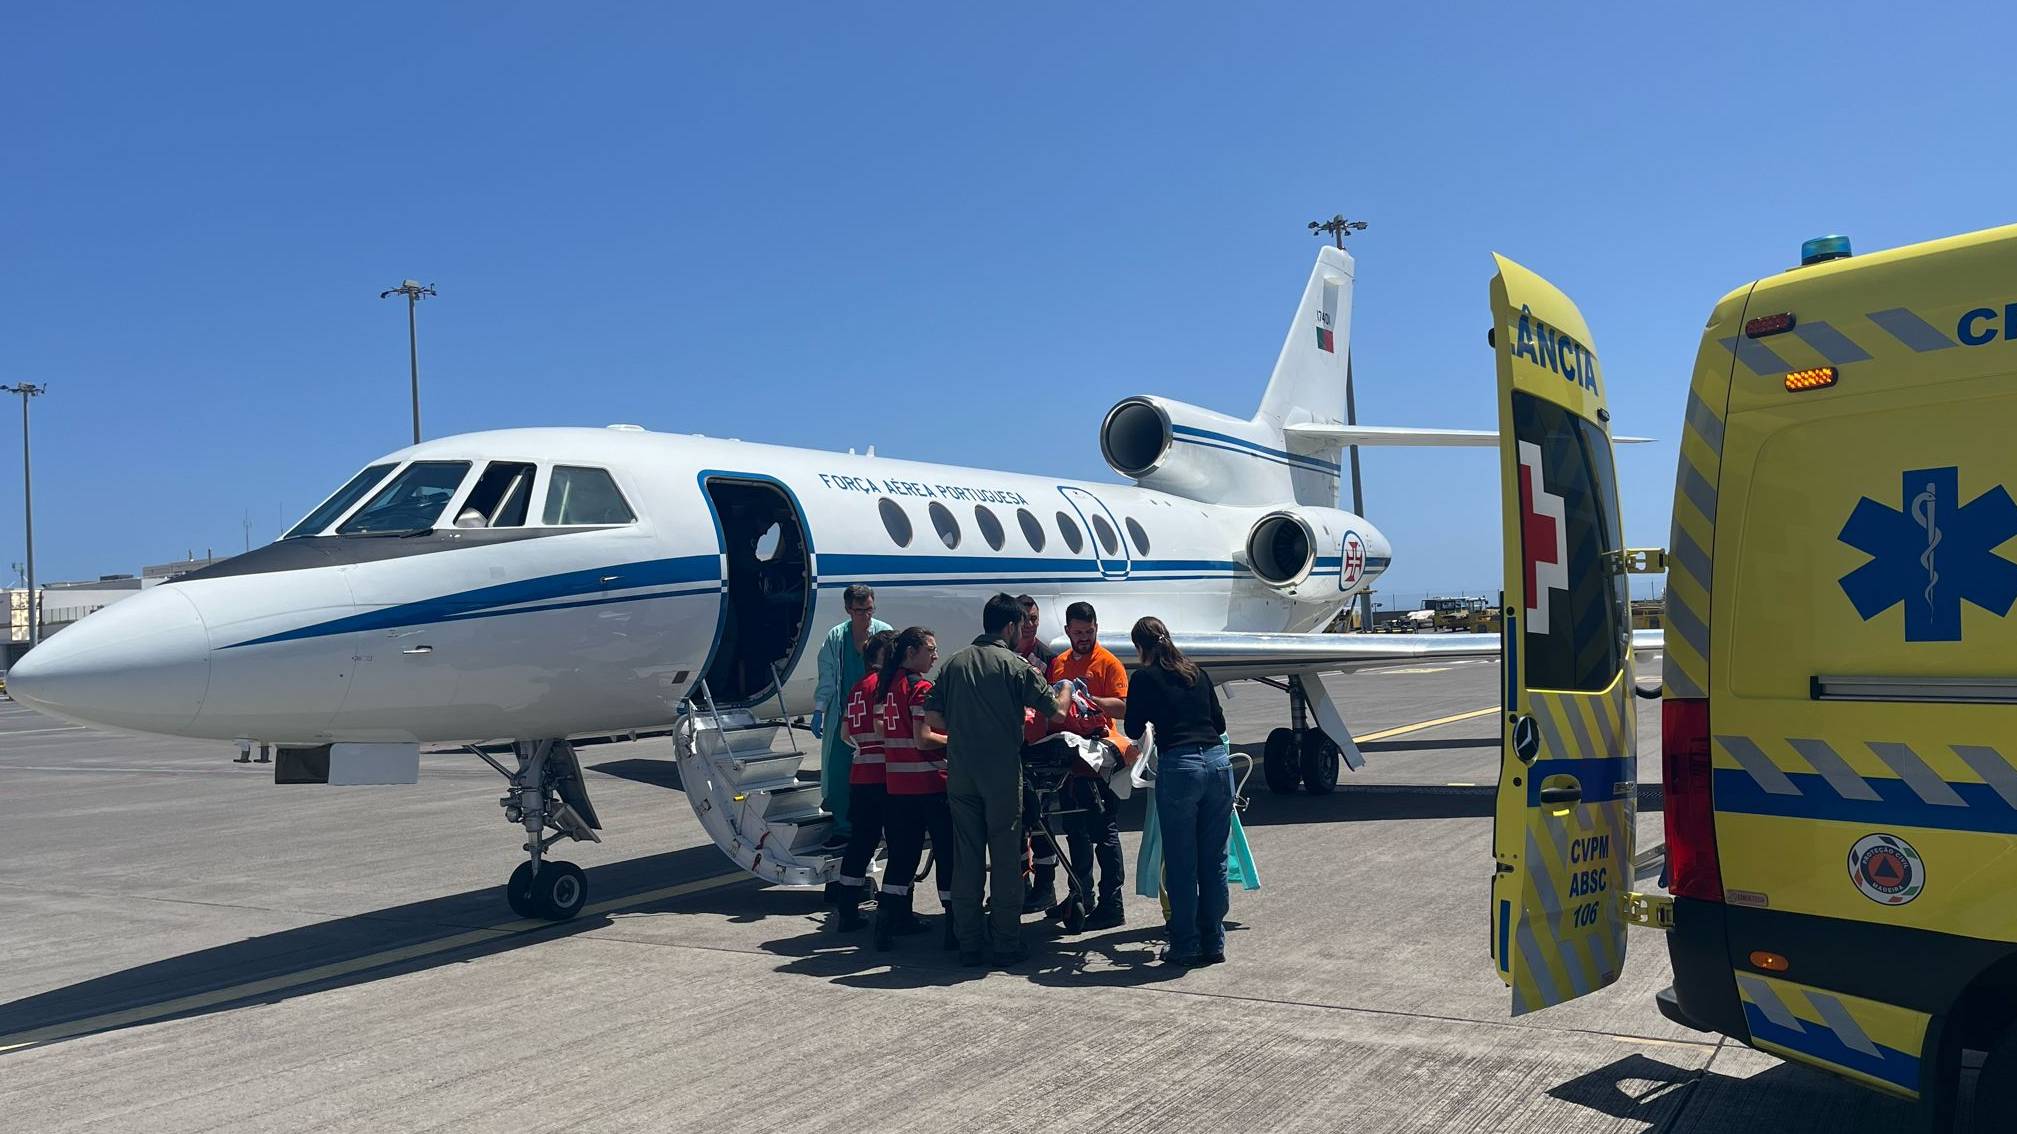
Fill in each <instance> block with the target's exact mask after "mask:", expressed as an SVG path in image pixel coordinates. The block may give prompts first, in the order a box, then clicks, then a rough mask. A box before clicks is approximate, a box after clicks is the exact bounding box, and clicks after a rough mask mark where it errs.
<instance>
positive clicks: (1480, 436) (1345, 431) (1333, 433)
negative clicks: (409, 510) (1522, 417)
mask: <svg viewBox="0 0 2017 1134" xmlns="http://www.w3.org/2000/svg"><path fill="white" fill-rule="evenodd" d="M1282 433H1283V434H1284V435H1286V436H1287V437H1289V438H1291V439H1300V440H1304V441H1312V442H1315V443H1317V444H1319V445H1325V446H1334V445H1400V446H1408V447H1423V446H1428V447H1442V446H1450V445H1456V446H1476V447H1478V448H1482V449H1496V448H1498V445H1499V431H1498V430H1496V429H1416V428H1413V427H1410V426H1404V425H1336V424H1324V425H1319V424H1315V423H1310V424H1304V425H1289V426H1284V427H1283V428H1282ZM1611 440H1612V442H1613V443H1615V444H1619V445H1642V444H1645V443H1646V442H1648V441H1651V440H1652V438H1651V437H1613V438H1611Z"/></svg>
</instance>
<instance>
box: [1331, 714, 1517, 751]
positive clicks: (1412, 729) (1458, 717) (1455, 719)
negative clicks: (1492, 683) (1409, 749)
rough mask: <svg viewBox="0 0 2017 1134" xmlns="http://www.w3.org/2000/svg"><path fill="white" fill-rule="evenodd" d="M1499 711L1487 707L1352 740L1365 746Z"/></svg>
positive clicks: (1370, 733) (1386, 729)
mask: <svg viewBox="0 0 2017 1134" xmlns="http://www.w3.org/2000/svg"><path fill="white" fill-rule="evenodd" d="M1498 711H1499V707H1498V706H1497V705H1487V706H1485V707H1484V708H1482V709H1472V710H1471V711H1470V712H1468V713H1458V714H1456V715H1455V716H1448V717H1437V718H1436V719H1435V720H1432V721H1418V722H1416V723H1415V724H1404V725H1401V726H1400V727H1399V728H1383V729H1381V730H1380V731H1378V732H1369V733H1367V734H1366V735H1364V736H1355V737H1353V738H1352V739H1353V740H1354V741H1356V742H1358V743H1360V744H1364V743H1365V742H1367V741H1369V740H1385V739H1386V738H1388V737H1390V736H1400V735H1401V734H1403V733H1409V732H1420V731H1421V730H1423V729H1425V728H1434V727H1436V726H1437V725H1445V724H1455V723H1457V722H1458V721H1468V720H1471V719H1473V718H1475V717H1482V716H1485V715H1487V714H1490V713H1496V712H1498Z"/></svg>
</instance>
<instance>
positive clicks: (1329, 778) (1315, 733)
mask: <svg viewBox="0 0 2017 1134" xmlns="http://www.w3.org/2000/svg"><path fill="white" fill-rule="evenodd" d="M1338 761H1339V755H1338V744H1337V742H1336V741H1334V740H1332V739H1331V738H1330V737H1328V736H1325V735H1324V730H1323V729H1320V728H1313V729H1310V730H1308V731H1307V732H1305V733H1303V787H1304V788H1305V789H1307V790H1308V791H1309V793H1310V794H1311V795H1329V794H1331V793H1332V792H1334V791H1336V790H1338Z"/></svg>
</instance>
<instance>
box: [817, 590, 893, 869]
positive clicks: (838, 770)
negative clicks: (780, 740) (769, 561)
mask: <svg viewBox="0 0 2017 1134" xmlns="http://www.w3.org/2000/svg"><path fill="white" fill-rule="evenodd" d="M841 604H842V605H843V606H845V607H846V608H847V621H846V622H843V623H841V624H840V625H838V626H836V627H834V628H833V629H832V630H829V631H827V635H826V641H825V642H823V643H821V644H820V647H819V685H818V686H817V687H816V688H815V689H814V690H813V694H812V705H813V709H812V734H813V735H814V736H816V737H818V738H819V740H820V757H819V791H820V796H821V802H820V805H821V806H822V807H824V808H826V810H827V811H828V812H829V813H830V814H832V816H833V829H832V830H831V831H829V832H828V833H827V839H826V847H827V848H828V849H839V848H844V847H846V846H847V836H848V823H847V792H848V786H847V774H848V770H849V769H850V768H851V767H853V765H854V749H853V748H851V747H849V746H848V743H847V739H846V737H845V736H844V734H845V733H846V732H847V730H846V729H844V728H842V727H841V715H842V713H843V712H844V711H845V706H846V703H847V695H848V694H849V693H851V692H853V691H854V686H855V682H857V681H860V680H861V679H862V677H863V676H864V675H865V674H866V673H867V669H866V667H865V666H864V664H863V663H862V660H861V650H862V647H863V646H864V645H866V644H868V640H869V637H870V636H871V635H873V634H875V633H877V632H878V631H882V630H888V629H890V625H889V623H887V622H884V621H883V620H882V619H880V618H877V617H876V616H875V591H874V590H873V589H871V588H870V587H869V586H868V585H866V584H864V583H856V584H854V585H853V586H851V587H849V588H848V589H847V590H845V591H842V592H841ZM829 725H831V726H832V727H830V728H829V727H828V726H829Z"/></svg>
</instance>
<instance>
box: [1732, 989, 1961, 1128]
mask: <svg viewBox="0 0 2017 1134" xmlns="http://www.w3.org/2000/svg"><path fill="white" fill-rule="evenodd" d="M1735 976H1736V978H1737V994H1738V996H1739V998H1740V999H1741V1000H1742V1002H1743V1005H1744V1021H1745V1026H1746V1027H1748V1028H1749V1029H1750V1032H1751V1042H1752V1043H1753V1044H1755V1045H1756V1046H1758V1047H1759V1048H1762V1049H1764V1050H1766V1051H1770V1052H1773V1053H1775V1054H1778V1055H1783V1056H1787V1057H1789V1058H1792V1059H1796V1060H1799V1061H1800V1062H1803V1063H1812V1064H1818V1065H1820V1066H1823V1067H1825V1068H1827V1069H1828V1070H1831V1071H1837V1072H1841V1073H1845V1074H1847V1075H1848V1076H1849V1077H1851V1078H1854V1079H1859V1080H1862V1081H1864V1082H1867V1083H1869V1084H1870V1085H1872V1086H1876V1087H1881V1088H1884V1089H1886V1090H1889V1091H1892V1092H1894V1093H1896V1094H1901V1095H1905V1096H1907V1097H1915V1096H1917V1094H1918V1093H1919V1077H1920V1060H1919V1056H1918V1051H1919V1049H1920V1048H1921V1047H1923V1046H1924V1043H1925V1035H1926V1024H1927V1022H1928V1020H1929V1017H1928V1016H1926V1015H1925V1014H1924V1013H1921V1012H1914V1011H1911V1010H1909V1009H1903V1008H1898V1007H1896V1006H1894V1005H1889V1004H1883V1003H1880V1002H1878V1001H1874V1000H1864V999H1861V998H1858V997H1853V996H1847V995H1844V994H1841V993H1836V992H1830V991H1824V990H1822V989H1819V988H1812V987H1809V986H1807V985H1801V984H1795V983H1793V982H1791V981H1783V980H1778V979H1775V978H1770V977H1764V976H1759V975H1756V974H1754V973H1746V972H1739V973H1737V974H1735Z"/></svg>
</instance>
